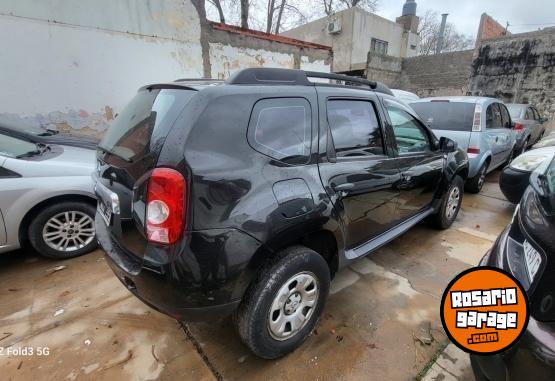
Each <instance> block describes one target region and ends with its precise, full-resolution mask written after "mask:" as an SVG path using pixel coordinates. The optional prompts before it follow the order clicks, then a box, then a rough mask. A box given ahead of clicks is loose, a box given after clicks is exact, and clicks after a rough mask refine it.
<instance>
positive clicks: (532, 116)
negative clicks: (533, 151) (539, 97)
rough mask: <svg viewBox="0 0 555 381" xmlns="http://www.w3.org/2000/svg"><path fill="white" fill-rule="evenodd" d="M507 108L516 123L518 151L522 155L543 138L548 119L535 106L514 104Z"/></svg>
mask: <svg viewBox="0 0 555 381" xmlns="http://www.w3.org/2000/svg"><path fill="white" fill-rule="evenodd" d="M507 108H508V109H509V113H510V114H511V119H512V120H513V123H514V127H513V129H514V130H515V132H516V147H517V151H518V153H519V154H521V153H523V152H524V151H526V149H527V148H528V147H530V146H531V145H533V144H534V143H536V142H537V141H538V140H540V139H541V138H542V137H543V135H544V134H545V126H544V123H545V122H546V121H547V119H545V118H543V117H541V116H540V113H539V112H538V110H537V109H536V108H535V107H534V106H530V105H525V104H516V103H512V104H508V105H507Z"/></svg>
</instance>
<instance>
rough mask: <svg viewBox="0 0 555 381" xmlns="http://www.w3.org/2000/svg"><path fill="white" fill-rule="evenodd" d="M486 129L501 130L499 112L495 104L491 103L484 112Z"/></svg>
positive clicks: (501, 124) (501, 122) (501, 123)
mask: <svg viewBox="0 0 555 381" xmlns="http://www.w3.org/2000/svg"><path fill="white" fill-rule="evenodd" d="M486 128H503V121H502V119H501V111H500V110H499V105H498V104H497V103H492V104H490V105H489V106H488V108H487V110H486Z"/></svg>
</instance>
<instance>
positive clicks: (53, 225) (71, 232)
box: [28, 201, 97, 259]
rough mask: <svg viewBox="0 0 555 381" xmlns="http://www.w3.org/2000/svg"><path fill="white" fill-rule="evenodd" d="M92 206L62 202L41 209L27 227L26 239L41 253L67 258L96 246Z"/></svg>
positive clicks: (54, 257)
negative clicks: (27, 236)
mask: <svg viewBox="0 0 555 381" xmlns="http://www.w3.org/2000/svg"><path fill="white" fill-rule="evenodd" d="M94 214H95V208H94V207H93V206H92V205H90V204H87V203H85V202H75V201H69V202H61V203H59V204H54V205H50V206H47V207H46V208H44V209H42V210H41V211H40V212H39V213H38V214H37V215H36V217H35V218H34V219H33V222H32V223H31V225H30V226H29V232H28V233H29V241H30V242H31V245H32V246H33V248H34V249H35V250H36V251H37V252H38V253H39V254H41V255H43V256H45V257H49V258H53V259H67V258H73V257H77V256H79V255H82V254H85V253H88V252H89V251H92V250H94V249H95V248H96V247H97V242H96V235H95V230H94Z"/></svg>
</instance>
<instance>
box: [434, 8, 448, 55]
mask: <svg viewBox="0 0 555 381" xmlns="http://www.w3.org/2000/svg"><path fill="white" fill-rule="evenodd" d="M448 15H449V13H443V14H442V15H441V26H440V27H439V36H437V45H436V54H439V53H441V49H443V39H444V37H445V36H444V34H445V24H447V16H448Z"/></svg>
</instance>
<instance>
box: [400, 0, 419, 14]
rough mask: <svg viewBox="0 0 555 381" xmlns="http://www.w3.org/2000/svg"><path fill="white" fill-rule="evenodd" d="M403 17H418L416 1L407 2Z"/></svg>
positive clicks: (408, 0)
mask: <svg viewBox="0 0 555 381" xmlns="http://www.w3.org/2000/svg"><path fill="white" fill-rule="evenodd" d="M403 16H416V1H415V0H407V2H406V3H405V4H403Z"/></svg>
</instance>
